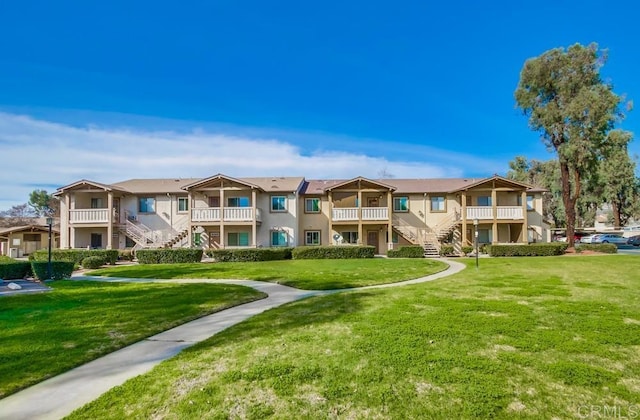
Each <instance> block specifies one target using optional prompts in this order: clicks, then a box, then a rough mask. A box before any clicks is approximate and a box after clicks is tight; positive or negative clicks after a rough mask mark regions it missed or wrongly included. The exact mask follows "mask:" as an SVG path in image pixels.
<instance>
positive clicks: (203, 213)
mask: <svg viewBox="0 0 640 420" xmlns="http://www.w3.org/2000/svg"><path fill="white" fill-rule="evenodd" d="M191 220H193V221H194V222H219V221H220V208H219V207H204V208H200V209H197V208H196V209H192V210H191Z"/></svg>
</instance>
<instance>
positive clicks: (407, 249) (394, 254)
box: [387, 245, 424, 258]
mask: <svg viewBox="0 0 640 420" xmlns="http://www.w3.org/2000/svg"><path fill="white" fill-rule="evenodd" d="M387 257H389V258H424V248H422V247H421V246H420V245H408V246H401V247H400V248H398V249H390V250H389V251H387Z"/></svg>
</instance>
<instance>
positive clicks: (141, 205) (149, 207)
mask: <svg viewBox="0 0 640 420" xmlns="http://www.w3.org/2000/svg"><path fill="white" fill-rule="evenodd" d="M155 211H156V199H155V198H153V197H140V198H139V199H138V212H139V213H155Z"/></svg>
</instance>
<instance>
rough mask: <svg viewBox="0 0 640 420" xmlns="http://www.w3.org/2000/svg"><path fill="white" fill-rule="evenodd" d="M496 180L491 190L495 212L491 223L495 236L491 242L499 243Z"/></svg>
mask: <svg viewBox="0 0 640 420" xmlns="http://www.w3.org/2000/svg"><path fill="white" fill-rule="evenodd" d="M495 187H496V185H495V181H494V182H493V189H492V190H491V207H492V210H493V211H492V214H493V223H492V225H491V234H492V235H493V238H492V240H491V243H494V244H497V243H498V193H497V191H496V188H495Z"/></svg>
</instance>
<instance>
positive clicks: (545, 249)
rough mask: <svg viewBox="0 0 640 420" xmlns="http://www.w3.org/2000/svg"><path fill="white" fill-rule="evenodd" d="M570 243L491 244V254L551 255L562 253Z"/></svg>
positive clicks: (514, 255)
mask: <svg viewBox="0 0 640 420" xmlns="http://www.w3.org/2000/svg"><path fill="white" fill-rule="evenodd" d="M568 246H569V245H568V244H567V243H564V242H553V243H548V244H545V243H542V244H541V243H536V244H529V245H525V244H509V245H491V246H490V247H489V254H490V255H491V256H492V257H541V256H549V255H562V254H564V252H565V251H566V250H567V247H568Z"/></svg>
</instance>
